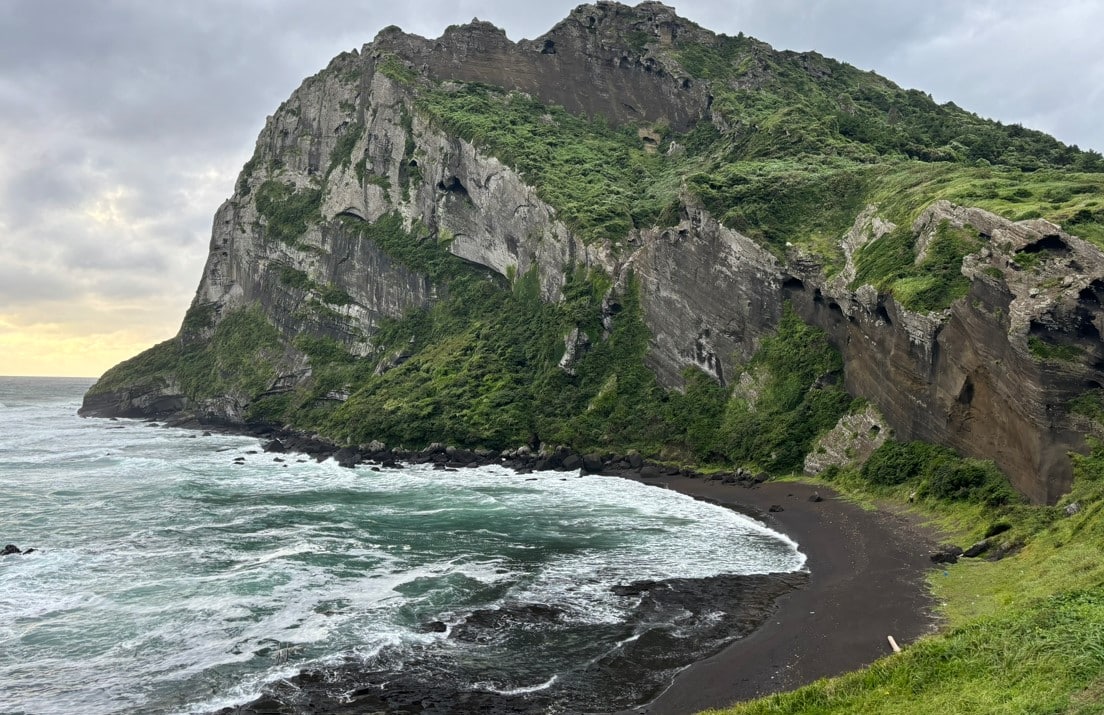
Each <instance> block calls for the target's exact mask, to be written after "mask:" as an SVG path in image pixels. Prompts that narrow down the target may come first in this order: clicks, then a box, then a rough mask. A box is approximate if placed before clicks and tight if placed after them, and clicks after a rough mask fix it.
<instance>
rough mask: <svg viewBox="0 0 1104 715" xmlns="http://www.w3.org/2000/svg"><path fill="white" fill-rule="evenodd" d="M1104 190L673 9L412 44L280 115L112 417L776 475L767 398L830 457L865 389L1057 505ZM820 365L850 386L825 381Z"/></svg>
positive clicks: (334, 74)
mask: <svg viewBox="0 0 1104 715" xmlns="http://www.w3.org/2000/svg"><path fill="white" fill-rule="evenodd" d="M1101 168H1102V167H1101V161H1100V156H1099V155H1098V154H1095V153H1092V152H1088V153H1086V152H1081V151H1079V150H1077V149H1076V148H1075V147H1066V146H1063V145H1061V144H1059V143H1058V142H1056V141H1055V140H1053V139H1051V138H1050V137H1046V136H1045V135H1041V134H1039V133H1037V132H1030V131H1028V130H1024V129H1022V128H1020V127H1005V126H1002V125H999V124H996V123H994V122H988V121H985V120H981V119H979V118H977V117H976V116H974V115H971V114H969V113H967V112H964V111H962V110H959V109H958V108H957V107H954V106H953V105H944V106H939V105H936V104H934V103H933V102H932V101H931V100H930V98H929V97H927V96H926V95H923V94H922V93H919V92H915V91H909V92H905V91H903V90H901V89H899V88H897V87H896V86H894V85H892V84H891V83H889V82H888V81H886V80H884V79H882V78H879V77H877V76H876V75H873V74H870V73H863V72H859V71H858V70H856V69H854V68H851V67H848V66H847V65H842V64H840V63H836V62H833V61H831V60H827V59H825V58H823V57H821V56H819V55H816V54H815V53H805V54H795V53H780V52H775V51H774V50H772V49H770V48H769V47H768V46H766V45H764V44H762V43H759V42H757V41H755V40H753V39H751V38H746V37H744V36H742V35H741V36H739V37H736V38H730V37H725V36H716V35H714V34H713V33H710V32H709V31H707V30H705V29H703V28H700V27H698V26H696V25H694V24H693V23H691V22H689V21H686V20H684V19H682V18H679V17H678V16H677V15H676V14H675V12H674V11H673V9H671V8H669V7H666V6H664V5H661V4H659V3H654V2H646V3H642V4H641V5H639V6H637V7H635V8H630V7H626V6H623V5H620V4H616V3H605V2H602V3H598V4H597V5H583V6H580V7H579V8H577V9H576V10H575V11H573V12H572V13H571V15H570V16H569V17H568V18H567V19H565V20H564V21H563V22H561V23H560V24H558V25H557V26H556V27H554V28H553V29H552V30H551V31H550V32H548V33H547V34H546V35H544V36H542V37H540V38H538V39H536V40H532V41H524V40H523V41H521V42H517V43H514V42H511V41H510V40H509V39H508V38H507V37H506V35H505V33H504V32H503V31H502V30H500V29H498V28H496V27H494V26H492V25H489V24H487V23H484V22H479V21H473V22H472V23H471V24H469V25H464V26H460V27H451V28H449V29H448V30H447V31H446V32H445V33H444V35H442V37H440V38H438V39H436V40H427V39H424V38H421V37H416V36H412V35H408V34H404V33H403V32H401V31H400V30H398V29H397V28H388V29H386V30H384V31H382V32H381V33H380V34H379V35H378V36H377V37H376V39H375V40H374V41H373V42H372V43H371V44H368V45H365V46H364V47H363V48H362V50H361V51H360V52H355V51H354V52H351V53H346V54H343V55H341V56H339V57H337V58H336V59H334V60H333V61H332V62H331V64H330V65H329V66H328V67H327V68H326V69H325V70H323V71H322V72H320V73H319V74H317V75H315V76H314V77H311V78H309V79H307V80H306V81H305V82H304V83H303V85H302V86H301V87H300V88H299V89H297V90H296V91H295V92H294V93H293V94H292V96H291V97H290V98H289V99H288V100H287V101H286V102H285V103H284V104H283V105H281V107H280V108H279V110H278V111H277V112H276V113H275V114H274V115H273V116H271V117H269V118H268V121H267V122H266V125H265V128H264V130H263V131H262V132H261V135H260V137H259V138H258V141H257V147H256V152H255V154H254V156H253V158H252V159H251V160H250V161H249V163H248V164H247V166H246V167H245V168H244V170H243V171H242V174H241V176H240V178H239V180H238V183H237V186H236V191H235V193H234V196H233V197H232V198H230V199H229V200H228V201H226V202H225V203H224V204H223V205H222V206H221V207H220V208H219V210H218V212H217V213H216V215H215V220H214V228H213V232H212V239H211V248H210V255H209V257H208V259H207V264H206V267H205V268H204V272H203V276H202V279H201V281H200V285H199V289H198V291H197V293H196V297H195V300H194V301H193V304H192V307H191V309H190V310H189V312H188V315H187V316H186V318H185V320H184V324H183V325H182V327H181V331H180V333H179V335H178V336H177V338H175V339H173V340H171V341H169V342H167V343H164V344H162V345H160V346H157V347H155V348H153V349H151V350H150V351H148V352H147V353H143V355H140V356H138V357H136V358H134V359H132V360H131V361H128V362H126V363H123V364H122V365H120V366H117V367H116V368H113V369H112V370H111V371H109V372H108V373H107V374H106V375H105V376H104V377H103V378H102V379H101V381H100V382H99V383H98V384H97V385H96V386H95V387H94V388H93V389H92V390H91V391H90V392H89V394H88V396H87V397H86V400H85V405H84V407H83V409H82V414H94V415H127V416H165V415H168V414H172V413H177V412H185V413H189V414H196V415H197V416H198V417H200V418H201V419H205V420H211V421H224V422H231V423H241V422H243V421H267V422H271V423H282V424H289V425H292V426H295V427H298V428H301V429H309V430H317V431H321V432H322V433H323V434H326V435H327V436H330V437H331V438H334V439H337V440H339V441H345V442H350V443H353V444H356V443H357V442H361V441H368V440H369V439H375V438H382V439H388V440H391V441H394V440H401V441H405V442H406V446H408V447H418V446H422V445H419V444H417V443H418V442H419V441H421V442H423V443H424V442H426V441H431V440H434V439H452V440H456V441H465V442H469V443H470V445H469V446H490V447H494V448H497V449H501V448H503V447H504V446H509V445H511V444H512V445H514V446H516V445H517V444H519V443H521V442H524V441H530V440H532V441H534V442H539V441H543V442H545V443H546V444H549V443H552V444H554V443H556V442H559V441H566V442H571V443H573V445H574V446H575V447H577V448H580V449H582V448H609V449H620V450H624V449H627V448H629V447H637V448H641V449H644V450H647V451H650V452H651V453H652V454H654V455H658V456H667V457H672V458H680V457H682V458H685V457H694V458H698V459H708V460H712V461H716V460H720V461H726V460H727V461H731V462H754V463H758V464H760V465H762V466H766V467H768V468H770V467H771V466H775V467H778V468H779V469H782V468H787V467H792V465H793V464H795V463H796V464H797V465H798V466H800V457H802V456H803V454H802V455H797V457H796V458H797V460H798V461H797V462H794V458H793V456H792V455H789V456H786V455H783V454H782V453H783V452H785V449H783V448H782V447H781V446H780V445H784V444H786V439H789V438H788V437H779V438H778V439H777V440H776V441H775V442H773V443H770V445H768V447H769V448H764V449H766V451H767V452H769V454H756V453H754V450H753V449H752V447H749V446H748V445H752V446H754V445H753V443H754V444H759V442H756V441H755V440H757V439H760V438H759V437H758V436H756V435H754V434H752V432H755V431H758V432H762V431H769V429H768V428H767V427H766V426H764V425H763V424H761V423H756V422H755V418H754V414H753V413H755V412H756V410H758V411H759V412H760V414H761V415H768V416H769V414H770V412H769V410H770V409H771V408H770V405H769V404H768V403H767V402H764V401H763V400H764V398H762V397H761V395H763V394H768V395H775V394H783V393H785V395H787V397H785V400H783V401H784V402H786V404H785V409H786V410H788V412H786V414H788V415H790V417H789V418H788V419H790V420H791V423H790V424H791V425H792V426H794V427H793V429H794V430H797V431H801V430H809V431H810V432H809V434H807V435H804V436H803V437H801V439H802V440H804V441H803V442H801V446H802V448H803V449H802V450H799V451H802V452H804V451H808V449H809V448H810V447H811V444H812V439H813V438H814V437H815V436H816V434H817V433H818V432H823V431H824V430H826V429H827V428H828V427H830V426H832V425H833V424H835V420H836V419H838V418H839V417H841V416H842V415H843V414H844V413H845V412H847V411H848V410H849V409H860V408H862V406H861V405H859V404H856V405H854V406H849V400H850V398H849V397H847V396H846V395H845V394H844V393H843V391H842V390H841V389H840V386H839V385H838V384H837V383H839V382H840V380H839V379H838V378H839V377H842V387H843V388H845V389H846V391H847V392H848V393H850V395H852V396H855V397H859V398H865V400H866V401H868V402H869V403H872V404H873V405H874V406H876V407H877V408H878V409H879V410H880V411H881V413H882V415H883V416H884V420H885V423H886V424H887V425H888V426H889V427H890V428H891V429H892V430H893V431H894V433H895V437H896V438H897V439H899V440H913V439H919V440H925V441H931V442H936V443H941V444H944V445H948V446H951V447H953V448H954V449H956V450H958V451H959V452H961V453H962V454H964V455H967V456H972V457H978V458H983V459H992V460H993V461H995V463H996V464H997V465H998V466H999V467H1000V468H1001V469H1002V470H1003V471H1004V472H1005V473H1006V474H1007V475H1008V476H1009V477H1010V478H1011V480H1012V482H1013V483H1014V485H1015V486H1016V487H1017V488H1018V489H1019V490H1020V491H1021V492H1023V493H1024V494H1026V495H1027V496H1029V497H1030V498H1031V499H1033V500H1035V501H1053V500H1055V499H1056V498H1057V497H1058V496H1059V495H1060V494H1061V493H1062V492H1063V491H1064V490H1065V489H1067V488H1068V485H1069V483H1070V479H1071V468H1070V462H1069V459H1068V457H1067V456H1066V454H1067V452H1068V451H1069V450H1084V449H1085V446H1086V442H1085V439H1086V437H1087V436H1089V435H1094V434H1100V433H1101V432H1102V431H1104V427H1102V426H1101V422H1100V420H1101V419H1102V417H1101V415H1104V403H1102V402H1101V395H1102V394H1104V345H1102V343H1101V339H1100V331H1101V330H1102V329H1104V309H1102V307H1101V301H1102V300H1104V253H1102V251H1101V249H1100V247H1099V246H1100V243H1101V241H1102V240H1104V228H1102V227H1101V225H1100V224H1101V222H1102V220H1104V208H1102V207H1104V200H1101V199H1102V197H1104V180H1102V177H1101V174H1100V173H1096V172H1099V171H1100V169H1101ZM1076 169H1080V170H1081V171H1080V172H1078V171H1075V170H1076ZM1075 234H1076V235H1075ZM1078 236H1080V237H1078ZM794 313H796V315H797V316H800V318H801V319H803V320H804V321H805V322H806V323H808V324H809V325H811V326H814V327H815V328H818V329H820V330H822V331H824V333H823V334H820V333H806V332H805V331H806V329H805V328H803V327H802V328H800V329H791V328H790V327H789V326H793V325H799V323H794V322H793V320H795V319H794V318H793V314H794ZM780 325H784V326H787V328H786V330H787V331H788V333H789V334H788V335H782V334H778V335H777V336H776V337H775V332H776V330H777V329H778V327H779V326H780ZM795 330H796V333H800V336H801V339H802V340H808V341H810V342H808V343H807V345H806V344H801V345H797V346H796V348H794V349H790V352H789V353H786V352H785V351H782V350H781V348H779V345H782V344H783V343H784V342H785V341H786V340H792V339H793V334H795ZM823 335H826V336H827V341H828V342H829V343H830V345H831V346H832V347H833V348H835V349H836V350H838V351H839V352H840V353H841V354H842V358H843V360H842V370H839V369H838V368H839V365H838V364H837V363H834V362H833V361H832V360H831V359H829V358H825V359H824V360H822V361H821V362H820V363H817V364H816V365H815V366H814V365H812V363H811V362H809V361H808V360H806V361H805V362H804V363H803V362H801V361H802V359H803V357H802V355H803V354H805V353H808V354H813V353H816V350H817V349H819V347H817V346H819V343H817V342H816V341H817V340H819V339H822V337H823ZM818 336H821V337H819V338H818ZM802 345H805V346H804V347H802ZM809 346H813V347H812V348H810V347H809ZM791 347H792V346H791ZM772 350H773V351H774V352H773V353H772V352H771V351H772ZM817 354H819V353H817ZM771 355H776V356H778V355H783V356H788V357H786V359H792V360H794V361H795V362H794V365H797V366H798V367H796V368H794V369H793V370H788V371H787V372H788V373H790V374H792V375H799V374H802V375H803V374H805V373H804V372H802V371H803V370H804V371H806V372H808V379H807V380H806V381H805V383H803V384H801V385H797V386H795V385H788V383H787V382H786V380H787V376H786V375H779V374H774V375H773V376H772V375H771V374H770V373H771V371H772V370H774V371H775V373H778V372H779V363H778V361H777V360H773V362H772V359H771V358H770V356H771ZM806 363H808V364H806ZM787 364H789V363H787ZM641 365H646V366H647V368H648V371H645V372H641V367H640V366H641ZM814 367H815V370H814ZM688 369H689V370H688ZM814 373H816V374H814ZM653 376H654V377H653ZM705 376H708V378H709V379H708V380H706V379H704V377H705ZM795 379H796V378H795ZM772 380H773V382H772ZM787 385H788V386H787ZM787 391H788V392H787ZM684 393H685V394H684ZM771 399H774V398H773V397H772V398H771ZM779 399H781V398H779ZM545 404H547V408H544V407H540V406H537V407H534V406H533V405H545ZM749 415H750V416H749ZM641 422H647V423H648V424H640V423H641ZM652 423H654V424H652ZM661 423H662V424H661ZM657 425H659V426H657ZM749 425H750V426H749ZM753 427H754V429H753ZM791 441H792V440H791Z"/></svg>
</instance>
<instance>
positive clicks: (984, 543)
mask: <svg viewBox="0 0 1104 715" xmlns="http://www.w3.org/2000/svg"><path fill="white" fill-rule="evenodd" d="M992 545H993V544H992V542H991V541H989V540H988V539H983V540H981V541H979V542H977V543H976V544H974V545H973V546H971V547H970V548H968V549H966V550H965V551H963V552H962V555H963V556H965V557H966V558H968V559H974V558H977V557H978V556H981V555H982V554H984V553H985V552H986V551H988V550H989V549H990V547H992Z"/></svg>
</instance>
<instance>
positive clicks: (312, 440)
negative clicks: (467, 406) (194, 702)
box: [153, 420, 936, 715]
mask: <svg viewBox="0 0 1104 715" xmlns="http://www.w3.org/2000/svg"><path fill="white" fill-rule="evenodd" d="M181 422H184V421H181ZM181 422H176V423H175V424H174V421H173V420H169V421H167V422H165V423H164V426H166V427H168V426H174V427H184V428H191V429H196V430H204V429H207V430H212V431H219V432H227V433H234V434H240V435H243V436H251V437H256V438H259V439H261V440H262V442H261V444H262V447H263V450H264V451H265V452H269V453H277V454H279V453H285V452H286V453H295V454H301V455H304V456H307V457H309V458H313V459H315V460H317V461H323V460H324V459H328V458H333V459H334V461H336V462H337V463H338V464H340V465H341V466H345V467H354V466H356V465H365V466H368V467H370V468H371V469H372V470H374V471H380V470H381V469H390V468H398V467H399V466H400V464H402V463H413V464H427V463H432V464H433V465H434V467H435V468H437V469H445V470H449V471H455V470H456V469H461V468H464V467H475V466H482V465H486V464H496V465H499V466H505V467H508V468H511V469H513V470H515V471H517V472H518V473H521V474H524V473H528V472H532V471H534V470H543V469H554V470H559V471H578V470H582V471H583V472H584V473H586V472H589V473H600V474H604V475H606V476H609V477H620V478H624V479H630V480H633V481H637V482H640V483H642V484H647V485H649V486H653V487H655V488H667V489H671V490H674V491H677V492H679V493H681V494H685V495H687V496H691V497H693V498H698V499H703V500H706V501H710V502H713V503H716V504H719V505H722V506H726V507H729V508H732V509H735V510H737V511H740V512H742V513H745V514H748V515H750V516H753V517H754V518H756V519H758V520H760V521H761V522H763V523H765V524H766V525H767V526H768V527H770V528H772V529H774V530H775V531H778V532H780V533H783V534H785V535H786V536H788V537H790V538H791V539H793V540H794V541H796V542H797V543H798V546H799V548H800V549H801V550H802V552H803V553H805V554H806V556H807V559H808V560H807V562H806V567H807V569H808V571H809V578H808V579H807V580H806V582H805V585H804V586H802V587H799V588H797V589H796V590H794V591H792V592H790V593H786V594H784V595H781V596H779V597H777V598H776V599H775V601H774V607H773V614H772V615H770V616H768V617H767V618H766V620H765V621H764V622H762V623H761V624H760V625H759V626H758V627H757V628H756V629H755V630H753V631H751V632H750V633H749V634H748V635H747V636H745V637H743V638H740V639H738V640H736V641H733V642H732V643H730V644H729V645H727V646H725V647H724V648H723V649H722V650H721V651H720V652H718V653H715V654H714V655H712V656H709V657H707V658H705V659H703V660H699V661H696V662H693V663H691V664H690V665H687V666H686V667H685V668H684V669H683V670H682V671H680V672H679V673H678V674H677V675H676V676H675V678H674V679H673V681H672V682H671V683H670V684H669V685H668V686H667V687H666V688H665V689H664V690H663V691H662V692H661V693H660V694H659V695H658V696H657V697H655V698H654V699H653V700H652V701H650V702H648V703H646V704H644V705H640V706H636V707H633V708H631V709H629V710H624V711H620V713H619V715H683V714H688V713H697V712H700V711H702V710H708V709H712V708H723V707H727V706H729V705H732V704H734V703H736V702H739V701H743V700H749V699H753V698H756V697H760V696H764V695H768V694H771V693H775V692H782V691H787V690H792V689H795V688H798V687H801V686H802V685H805V684H808V683H811V682H813V681H815V680H817V679H819V678H823V677H830V676H833V675H839V674H842V673H845V672H848V671H852V670H856V669H859V668H861V667H863V666H865V665H868V664H870V663H871V662H873V661H874V660H876V659H878V658H880V657H882V656H885V655H888V654H889V653H890V648H889V644H888V641H887V638H886V636H890V635H892V636H893V637H894V638H895V639H896V641H897V642H898V643H899V644H901V645H902V646H905V645H907V644H909V643H911V642H913V641H914V640H915V639H916V638H918V637H920V636H922V635H925V634H927V633H930V632H932V631H933V630H934V625H935V619H934V617H933V616H932V615H931V607H932V605H933V599H932V598H931V597H930V595H929V593H928V590H927V588H926V585H925V582H924V581H925V575H926V573H927V572H928V571H930V570H931V569H932V568H933V567H932V563H931V560H930V553H931V551H932V550H933V549H934V547H935V544H936V540H935V537H934V536H933V535H932V534H931V533H929V532H926V531H925V530H924V529H922V528H920V527H918V526H917V525H916V523H915V520H913V519H910V518H908V517H905V516H901V515H895V514H892V513H889V512H885V511H867V510H864V509H862V508H861V507H859V506H857V505H855V504H853V503H850V502H847V501H845V500H843V499H841V498H840V497H839V496H838V495H837V494H835V493H834V492H833V491H832V490H831V489H830V488H827V487H822V486H813V485H809V484H804V483H800V482H771V481H763V480H764V478H765V477H764V476H753V475H751V474H750V473H747V472H742V471H740V470H738V471H737V472H736V473H735V474H731V475H728V476H723V477H722V476H720V475H717V476H712V477H706V476H704V475H702V474H699V473H696V472H695V471H693V470H691V469H685V468H684V469H678V468H675V467H670V466H666V465H660V464H656V463H652V462H648V461H647V460H641V459H639V458H630V457H619V456H617V455H608V454H607V455H581V454H578V453H573V452H570V451H567V450H562V451H558V452H557V453H555V454H552V455H549V456H547V457H546V456H543V455H541V454H533V453H530V452H526V451H522V450H518V451H517V452H515V453H511V454H509V455H508V456H507V455H506V454H502V455H497V454H491V453H476V452H472V451H468V450H464V449H457V448H453V447H448V448H446V447H444V446H443V445H431V446H430V447H429V448H427V449H425V450H422V451H420V452H409V451H403V450H391V449H387V448H386V447H383V446H382V445H381V446H380V448H379V449H372V448H371V447H370V448H368V449H355V448H339V447H338V446H336V445H334V444H332V443H329V442H327V441H325V440H322V439H319V438H317V437H315V436H307V435H303V434H301V433H294V432H290V431H287V430H279V429H271V428H265V427H260V428H258V426H245V425H240V426H239V425H211V424H198V423H196V422H194V421H189V422H190V423H188V422H185V423H183V424H182V423H181ZM153 424H158V422H153ZM373 446H374V445H373ZM814 494H819V496H820V497H821V498H822V500H821V501H810V499H809V498H810V497H811V496H812V495H814ZM772 506H781V507H782V510H781V511H771V507H772ZM302 675H303V676H305V678H306V681H307V682H309V680H310V677H311V674H310V673H303V674H302ZM302 684H305V683H302ZM320 705H321V703H316V704H315V707H313V708H311V709H310V711H312V712H337V710H332V709H331V707H327V706H326V705H321V707H319V706H320ZM327 705H329V704H327ZM258 706H259V707H260V708H261V709H263V710H264V712H284V711H285V710H283V709H282V708H280V707H279V705H278V704H277V702H274V701H272V700H269V699H268V698H262V699H261V700H259V701H254V702H252V703H247V704H244V705H241V706H238V707H236V708H229V709H227V710H225V711H220V712H234V713H254V712H260V710H257V709H256V708H257V707H258ZM274 706H275V709H271V710H269V709H267V708H273V707H274ZM292 711H295V712H300V710H298V709H296V708H294V706H293V707H292V709H291V710H287V712H292Z"/></svg>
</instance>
